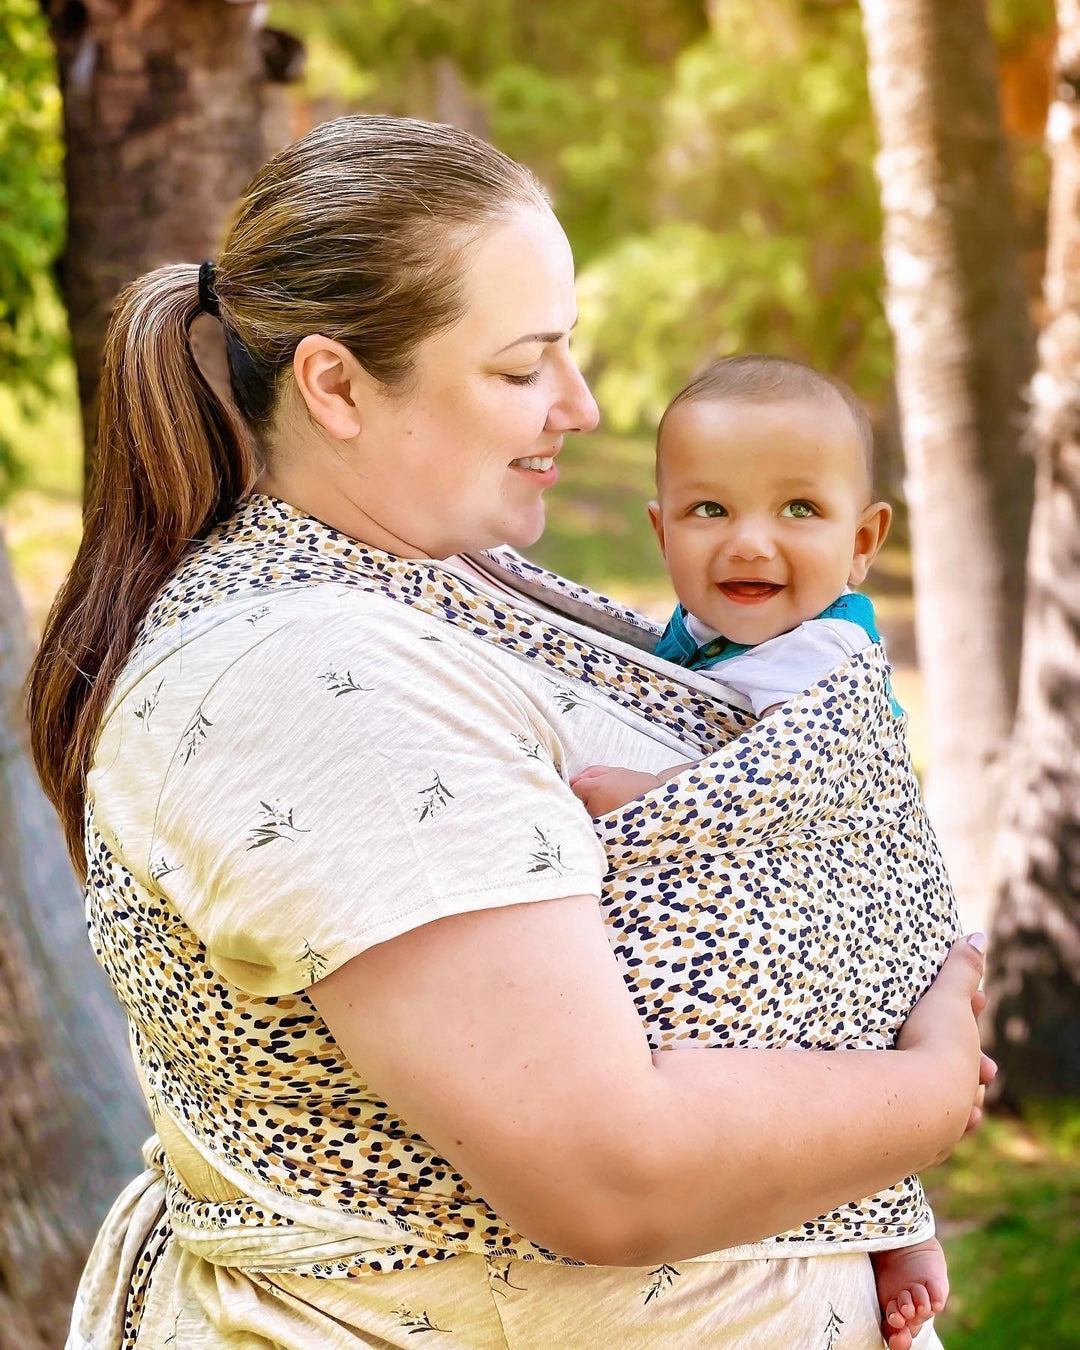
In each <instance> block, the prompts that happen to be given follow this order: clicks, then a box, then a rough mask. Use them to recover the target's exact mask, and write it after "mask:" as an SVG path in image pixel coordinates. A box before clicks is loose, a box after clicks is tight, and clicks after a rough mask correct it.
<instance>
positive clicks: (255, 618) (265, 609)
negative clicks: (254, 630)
mask: <svg viewBox="0 0 1080 1350" xmlns="http://www.w3.org/2000/svg"><path fill="white" fill-rule="evenodd" d="M269 613H270V606H269V605H260V606H259V608H258V609H255V610H252V612H251V613H250V614H249V615H248V616H247V618H246V619H245V620H244V622H245V623H250V624H251V625H252V626H253V627H254V625H255V624H257V623H258V622H259V620H260V619H265V618H266V616H267V615H268V614H269Z"/></svg>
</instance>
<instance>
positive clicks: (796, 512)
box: [780, 501, 817, 520]
mask: <svg viewBox="0 0 1080 1350" xmlns="http://www.w3.org/2000/svg"><path fill="white" fill-rule="evenodd" d="M780 514H781V515H782V516H788V517H790V518H791V519H793V520H808V519H809V518H810V517H811V516H816V515H817V508H816V507H814V506H813V505H812V504H811V503H810V502H804V501H797V502H788V504H787V506H785V507H784V509H783V510H782V511H781V512H780Z"/></svg>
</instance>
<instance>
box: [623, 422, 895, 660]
mask: <svg viewBox="0 0 1080 1350" xmlns="http://www.w3.org/2000/svg"><path fill="white" fill-rule="evenodd" d="M657 495H658V500H657V501H656V502H654V503H653V504H652V505H651V506H650V507H649V514H650V516H651V517H652V521H653V525H654V527H655V529H656V532H657V535H658V537H659V539H660V547H661V549H662V550H663V553H664V558H665V561H666V562H667V568H668V573H669V574H670V576H671V581H672V584H673V586H674V587H675V592H676V594H677V595H678V597H679V599H680V601H681V602H682V603H683V604H684V605H685V606H686V608H687V609H688V610H689V611H690V612H691V613H692V614H694V615H696V617H697V618H699V619H700V620H701V621H702V622H703V623H706V624H708V625H709V626H710V627H711V628H715V629H717V630H718V631H719V632H721V633H723V635H724V636H725V637H726V638H729V639H730V640H731V641H732V642H739V643H746V644H750V645H753V644H756V643H759V642H765V641H767V640H768V639H769V638H773V637H777V636H778V635H779V634H780V633H786V632H787V631H788V630H789V629H791V628H795V627H797V626H798V625H799V624H800V623H803V622H804V621H805V620H806V619H812V618H814V617H815V616H816V615H818V614H820V613H821V611H822V610H823V609H825V608H826V606H828V605H830V604H832V602H833V601H834V600H835V599H836V598H837V596H839V595H840V594H841V592H842V591H843V590H844V587H845V586H847V585H852V586H857V585H859V584H860V583H861V582H862V580H863V578H864V577H865V576H866V573H867V571H868V569H869V567H870V564H871V563H872V562H873V560H874V557H875V556H876V554H877V551H878V549H879V548H880V547H881V544H882V542H883V540H884V538H885V532H886V531H887V529H888V525H889V518H890V509H889V507H888V506H887V505H886V504H885V503H883V502H877V503H873V504H870V487H869V483H868V480H867V470H866V463H865V459H864V455H863V450H862V446H861V444H860V442H859V434H858V430H857V428H856V426H855V422H854V419H853V418H852V416H851V413H850V412H849V411H848V409H847V408H846V407H845V406H844V404H843V402H842V400H841V399H839V398H837V399H836V400H835V401H834V400H833V399H831V398H822V399H820V400H816V399H808V400H805V401H803V400H790V401H788V400H784V401H778V402H775V403H767V402H763V403H740V402H724V401H717V402H708V401H702V402H694V403H686V404H683V405H681V406H680V407H678V408H677V409H676V410H675V411H674V412H673V413H672V414H671V415H670V416H669V417H668V419H667V421H666V422H665V424H664V433H663V440H662V444H661V447H660V465H659V484H658V494H657Z"/></svg>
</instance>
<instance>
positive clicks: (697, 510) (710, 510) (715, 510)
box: [690, 502, 727, 520]
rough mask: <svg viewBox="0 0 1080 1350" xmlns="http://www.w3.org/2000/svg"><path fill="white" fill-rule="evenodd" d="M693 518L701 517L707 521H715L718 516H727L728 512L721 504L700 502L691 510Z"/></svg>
mask: <svg viewBox="0 0 1080 1350" xmlns="http://www.w3.org/2000/svg"><path fill="white" fill-rule="evenodd" d="M690 514H691V515H692V516H700V517H703V518H704V519H706V520H714V519H715V518H716V517H717V516H726V515H727V510H726V508H725V507H723V506H721V505H720V503H719V502H698V504H697V506H692V507H691V508H690Z"/></svg>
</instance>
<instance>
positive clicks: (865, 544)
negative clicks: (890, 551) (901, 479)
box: [848, 502, 892, 586]
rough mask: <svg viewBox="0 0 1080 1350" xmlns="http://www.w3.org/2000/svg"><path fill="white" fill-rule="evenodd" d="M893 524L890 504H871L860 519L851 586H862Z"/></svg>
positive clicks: (850, 575) (849, 581)
mask: <svg viewBox="0 0 1080 1350" xmlns="http://www.w3.org/2000/svg"><path fill="white" fill-rule="evenodd" d="M891 524H892V507H891V506H890V505H889V503H888V502H871V504H870V505H869V506H868V507H867V508H866V509H865V510H864V511H863V513H862V516H861V517H860V519H859V525H858V529H856V531H855V552H854V553H853V554H852V558H851V572H850V574H849V575H848V585H849V586H861V585H862V583H863V582H864V581H865V580H866V574H867V572H869V571H870V568H871V567H872V566H873V564H874V559H875V558H876V557H877V555H878V553H879V552H880V551H881V546H882V544H883V543H884V542H885V536H886V535H887V534H888V533H889V526H890V525H891Z"/></svg>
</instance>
